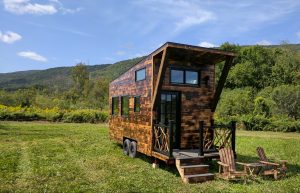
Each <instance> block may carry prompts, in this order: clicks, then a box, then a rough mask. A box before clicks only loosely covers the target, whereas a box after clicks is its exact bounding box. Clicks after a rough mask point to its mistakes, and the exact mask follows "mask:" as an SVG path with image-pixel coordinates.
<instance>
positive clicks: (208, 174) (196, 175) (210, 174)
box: [184, 173, 215, 178]
mask: <svg viewBox="0 0 300 193" xmlns="http://www.w3.org/2000/svg"><path fill="white" fill-rule="evenodd" d="M214 175H215V174H213V173H205V174H192V175H185V176H184V177H186V178H192V177H202V176H214Z"/></svg>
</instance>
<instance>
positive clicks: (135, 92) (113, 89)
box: [109, 57, 152, 155]
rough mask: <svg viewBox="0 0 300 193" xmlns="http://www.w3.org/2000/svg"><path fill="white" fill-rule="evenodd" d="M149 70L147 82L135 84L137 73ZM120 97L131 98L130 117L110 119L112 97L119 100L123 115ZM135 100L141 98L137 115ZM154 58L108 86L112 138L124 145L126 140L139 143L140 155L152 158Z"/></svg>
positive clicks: (139, 64) (130, 70)
mask: <svg viewBox="0 0 300 193" xmlns="http://www.w3.org/2000/svg"><path fill="white" fill-rule="evenodd" d="M142 68H146V80H142V81H137V82H136V81H135V71H136V70H139V69H142ZM121 96H129V98H130V99H129V115H128V116H121V115H120V113H119V115H111V103H112V97H119V101H120V102H119V109H120V112H121ZM134 96H140V102H141V106H140V112H134V109H133V107H134V104H133V103H134V100H133V97H134ZM151 96H152V58H151V57H147V58H146V59H145V60H143V61H141V62H139V63H138V64H137V65H135V66H134V67H133V68H131V69H129V70H128V71H127V72H126V73H124V74H123V75H121V76H120V77H119V78H118V79H116V80H114V81H113V82H111V83H110V86H109V106H110V119H109V135H110V138H111V139H113V140H115V141H117V142H118V143H121V144H122V143H123V139H124V138H129V139H133V140H135V141H137V145H138V151H139V152H142V153H144V154H146V155H151V146H152V141H151V140H152V139H151V132H152V121H151V118H152V116H151V112H152V111H151V101H152V98H151Z"/></svg>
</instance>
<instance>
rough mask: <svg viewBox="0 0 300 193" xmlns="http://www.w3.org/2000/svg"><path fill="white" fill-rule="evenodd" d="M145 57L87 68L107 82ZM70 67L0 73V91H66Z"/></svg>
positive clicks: (299, 49) (299, 47) (292, 46)
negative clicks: (41, 88) (41, 89)
mask: <svg viewBox="0 0 300 193" xmlns="http://www.w3.org/2000/svg"><path fill="white" fill-rule="evenodd" d="M265 47H270V48H276V47H285V48H289V49H291V50H294V51H296V52H299V53H300V44H282V45H268V46H265ZM144 58H145V56H143V57H139V58H133V59H129V60H123V61H120V62H116V63H114V64H100V65H90V66H87V68H88V71H89V72H90V77H91V78H92V79H97V78H106V79H108V80H109V81H111V80H113V79H115V78H117V77H118V76H119V75H120V74H122V73H124V72H125V71H127V70H128V69H129V68H131V67H132V66H133V65H134V64H136V63H138V62H139V61H140V60H142V59H144ZM71 69H72V67H58V68H50V69H46V70H29V71H21V72H12V73H0V89H6V90H16V89H20V88H28V87H32V86H35V87H49V86H51V87H56V88H58V89H62V90H65V89H68V88H70V86H71V85H72V79H71V77H70V73H71Z"/></svg>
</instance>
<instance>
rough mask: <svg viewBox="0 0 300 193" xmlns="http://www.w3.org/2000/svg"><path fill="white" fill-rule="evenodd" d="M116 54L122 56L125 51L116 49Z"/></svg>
mask: <svg viewBox="0 0 300 193" xmlns="http://www.w3.org/2000/svg"><path fill="white" fill-rule="evenodd" d="M116 54H117V55H118V56H123V55H124V54H125V51H117V52H116Z"/></svg>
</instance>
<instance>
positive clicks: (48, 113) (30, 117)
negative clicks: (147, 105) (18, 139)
mask: <svg viewBox="0 0 300 193" xmlns="http://www.w3.org/2000/svg"><path fill="white" fill-rule="evenodd" d="M107 119H108V113H107V112H102V111H98V110H90V109H82V110H72V111H64V110H60V109H59V108H57V107H54V108H51V109H49V108H46V109H40V108H37V107H20V106H18V107H9V106H5V105H0V120H9V121H37V120H41V121H52V122H58V121H63V122H69V123H70V122H75V123H99V122H106V121H107Z"/></svg>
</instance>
